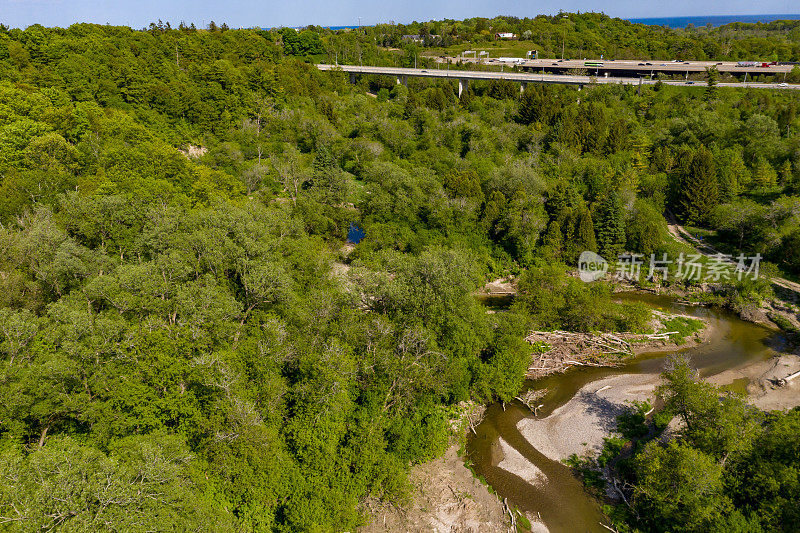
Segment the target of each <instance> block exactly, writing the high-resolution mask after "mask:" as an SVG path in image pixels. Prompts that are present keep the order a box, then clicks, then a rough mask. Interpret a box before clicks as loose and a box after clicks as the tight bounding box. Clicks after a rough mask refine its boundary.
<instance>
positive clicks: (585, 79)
mask: <svg viewBox="0 0 800 533" xmlns="http://www.w3.org/2000/svg"><path fill="white" fill-rule="evenodd" d="M317 68H319V69H320V70H323V71H342V72H347V73H350V74H352V75H355V74H379V75H383V76H393V77H395V78H397V82H398V83H405V80H406V79H407V78H411V77H421V78H439V79H441V78H445V79H452V80H453V81H457V82H459V85H462V84H464V83H466V82H468V81H469V80H510V81H514V82H518V83H521V84H523V86H524V84H527V83H564V84H570V85H578V86H583V85H591V84H609V83H610V84H623V85H639V84H642V85H653V84H655V83H657V82H656V81H654V80H649V79H644V78H638V77H637V78H632V77H611V76H609V77H602V76H601V77H594V76H576V75H570V74H541V73H534V72H490V71H479V70H448V69H443V68H438V69H437V68H429V69H420V68H416V69H415V68H402V67H372V66H360V65H326V64H319V65H317ZM662 83H663V84H665V85H680V86H692V85H693V86H705V85H706V82H704V81H697V82H694V81H688V82H687V81H675V80H664V81H662ZM717 85H718V87H738V88H743V87H754V88H760V89H790V90H800V85H797V84H787V83H750V82H748V83H719V84H717Z"/></svg>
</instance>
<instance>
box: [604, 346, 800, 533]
mask: <svg viewBox="0 0 800 533" xmlns="http://www.w3.org/2000/svg"><path fill="white" fill-rule="evenodd" d="M662 377H663V378H664V384H663V385H662V386H661V387H660V388H659V395H660V396H661V397H662V398H663V400H664V409H663V410H662V411H661V412H659V413H658V414H657V415H656V416H655V419H654V420H652V421H649V422H648V421H647V419H646V418H645V416H643V412H644V409H649V405H646V406H645V405H639V406H635V407H634V408H633V409H632V411H631V412H630V413H627V414H625V415H623V416H622V417H621V418H620V432H621V434H622V437H621V438H620V439H608V440H607V442H606V446H605V448H604V451H603V454H602V455H601V456H600V459H599V463H600V466H608V465H612V467H613V472H615V476H617V479H616V481H615V486H616V487H617V489H616V490H618V491H619V493H620V494H622V495H623V497H624V496H625V493H627V494H628V497H627V498H626V504H622V503H621V504H620V505H619V506H618V508H617V509H616V511H615V512H614V513H613V514H614V516H615V517H616V519H617V521H619V522H620V523H619V527H620V531H720V532H722V531H737V532H738V531H741V532H745V531H747V532H758V531H787V532H788V531H797V529H798V528H799V527H800V513H799V512H798V510H799V509H800V437H798V436H799V435H800V431H798V430H800V409H794V410H791V411H788V412H780V411H776V412H773V413H770V414H765V413H763V412H761V411H759V410H758V409H756V408H754V407H752V406H750V405H748V403H747V400H746V399H745V398H743V397H741V396H738V395H736V394H733V393H731V392H726V391H721V390H719V389H716V388H715V387H713V386H712V385H709V384H707V383H704V382H703V381H701V380H700V379H699V378H698V376H697V373H696V372H695V371H693V370H692V369H691V367H690V366H689V365H688V363H687V362H686V361H685V360H680V359H676V360H673V361H672V364H671V365H670V366H669V367H668V368H667V369H666V371H665V372H664V373H663V375H662ZM672 417H675V418H676V421H677V422H678V423H677V425H676V426H675V427H677V428H679V429H678V430H677V434H676V435H675V434H673V435H672V436H671V438H669V440H668V442H667V443H665V442H663V441H662V440H661V439H660V438H659V437H660V435H661V432H663V431H664V429H665V427H666V424H667V423H668V422H669V421H670V419H671V418H672ZM626 442H630V443H631V444H632V445H626Z"/></svg>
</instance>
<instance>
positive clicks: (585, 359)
mask: <svg viewBox="0 0 800 533" xmlns="http://www.w3.org/2000/svg"><path fill="white" fill-rule="evenodd" d="M525 340H527V341H528V342H529V343H531V344H542V343H543V344H546V345H547V346H549V349H548V350H547V351H545V352H543V353H541V354H538V355H535V356H534V359H533V364H532V365H531V366H530V367H528V374H527V377H528V378H529V379H535V378H537V377H541V376H543V375H545V374H552V373H554V372H563V371H565V370H566V369H568V368H570V367H572V366H616V365H617V364H618V363H617V362H616V361H615V360H614V359H611V358H610V356H612V355H613V356H620V355H622V356H624V355H633V348H632V347H631V344H630V342H628V341H627V340H625V339H623V338H622V337H620V336H618V335H615V334H613V333H575V332H571V331H534V332H533V333H531V334H530V335H529V336H528V337H527V338H526V339H525Z"/></svg>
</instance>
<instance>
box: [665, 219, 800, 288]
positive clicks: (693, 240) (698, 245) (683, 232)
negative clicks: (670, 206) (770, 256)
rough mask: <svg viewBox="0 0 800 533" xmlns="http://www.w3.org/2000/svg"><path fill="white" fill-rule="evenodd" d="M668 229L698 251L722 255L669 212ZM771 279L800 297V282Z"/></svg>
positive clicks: (674, 236)
mask: <svg viewBox="0 0 800 533" xmlns="http://www.w3.org/2000/svg"><path fill="white" fill-rule="evenodd" d="M667 230H668V231H669V233H670V235H672V237H673V238H674V239H675V240H676V241H678V242H680V243H683V244H686V245H688V246H691V247H692V248H695V249H696V250H697V251H698V252H700V253H701V254H703V255H705V256H706V257H711V256H715V255H716V256H720V257H721V252H720V251H719V250H717V249H716V248H714V247H713V246H711V245H710V244H706V243H704V242H703V241H701V240H700V239H698V238H697V237H695V236H694V235H692V234H691V233H690V232H689V231H688V230H687V229H686V228H684V227H683V226H681V225H680V224H678V221H677V220H675V217H674V216H673V215H672V214H671V213H668V214H667ZM725 262H726V263H728V264H730V265H734V266H736V261H732V260H726V261H725ZM770 281H772V283H773V285H777V286H778V287H782V288H784V289H787V290H790V291H793V292H794V293H795V297H800V283H795V282H794V281H790V280H788V279H785V278H778V277H773V278H771V280H770Z"/></svg>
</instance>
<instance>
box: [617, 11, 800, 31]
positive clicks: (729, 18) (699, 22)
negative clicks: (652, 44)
mask: <svg viewBox="0 0 800 533" xmlns="http://www.w3.org/2000/svg"><path fill="white" fill-rule="evenodd" d="M628 20H630V21H631V22H634V23H638V24H647V25H650V26H667V27H669V28H685V27H686V26H688V25H689V24H694V25H695V26H705V25H706V24H711V25H712V26H724V25H725V24H730V23H732V22H747V23H755V22H772V21H774V20H800V14H798V15H787V14H783V15H707V16H696V17H659V18H645V19H628Z"/></svg>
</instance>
